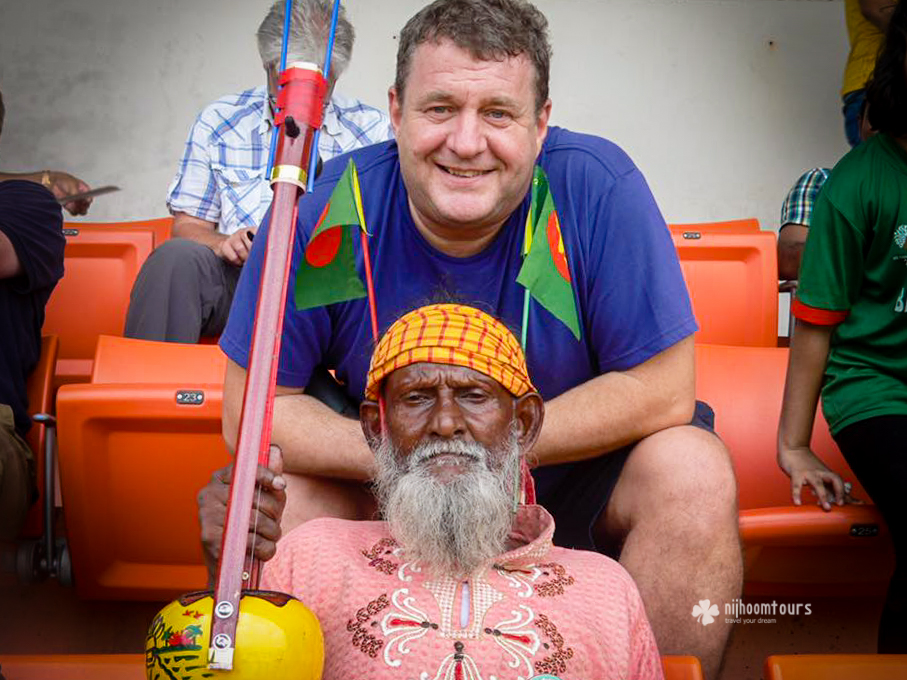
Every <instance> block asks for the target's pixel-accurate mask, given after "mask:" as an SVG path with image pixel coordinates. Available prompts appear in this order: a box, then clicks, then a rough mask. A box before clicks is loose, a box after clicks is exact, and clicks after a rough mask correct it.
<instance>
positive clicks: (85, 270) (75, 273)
mask: <svg viewBox="0 0 907 680" xmlns="http://www.w3.org/2000/svg"><path fill="white" fill-rule="evenodd" d="M131 224H134V223H126V224H125V226H123V225H121V224H118V223H112V224H88V223H85V224H83V223H67V224H66V225H65V229H64V233H65V234H66V251H65V256H64V274H63V278H62V279H61V280H60V282H59V283H58V284H57V287H56V288H55V289H54V292H53V294H52V295H51V297H50V300H49V301H48V303H47V308H46V312H45V319H44V333H47V334H54V335H57V336H59V338H60V357H59V360H58V362H57V372H56V378H55V382H56V384H57V386H59V385H61V384H66V383H72V382H87V381H88V379H89V376H90V375H91V366H92V362H93V360H94V353H95V346H96V344H97V341H98V336H99V335H104V334H106V335H122V334H123V327H124V326H125V323H126V310H127V309H128V308H129V295H130V293H131V292H132V284H133V282H134V281H135V277H136V275H137V274H138V272H139V269H141V267H142V264H143V263H144V262H145V260H146V259H147V258H148V255H150V254H151V251H152V249H153V248H154V244H155V232H154V231H152V230H150V229H145V230H142V229H137V228H132V227H131V226H130V225H131Z"/></svg>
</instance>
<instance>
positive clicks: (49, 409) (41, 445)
mask: <svg viewBox="0 0 907 680" xmlns="http://www.w3.org/2000/svg"><path fill="white" fill-rule="evenodd" d="M59 348H60V343H59V340H58V339H57V336H55V335H45V336H44V337H42V338H41V358H40V359H39V360H38V365H37V366H35V370H34V371H32V374H31V375H30V376H29V378H28V412H29V413H30V414H31V415H33V416H34V415H36V414H47V415H53V412H54V389H53V378H54V369H55V367H56V364H57V353H58V351H59ZM51 427H53V424H52V423H41V422H34V423H32V427H31V429H30V430H29V431H28V435H27V436H26V437H25V441H26V442H28V446H29V448H30V449H31V450H32V453H33V454H34V456H35V467H36V470H37V477H38V500H37V501H35V504H34V505H33V506H32V508H31V510H29V512H28V517H26V519H25V526H24V527H23V528H22V532H21V534H20V536H21V537H23V538H37V537H39V536H41V534H42V533H43V531H44V491H45V489H44V463H45V459H46V447H47V444H48V437H49V433H48V430H49V429H50V428H51ZM50 441H51V443H52V439H51V440H50Z"/></svg>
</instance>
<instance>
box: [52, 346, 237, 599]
mask: <svg viewBox="0 0 907 680" xmlns="http://www.w3.org/2000/svg"><path fill="white" fill-rule="evenodd" d="M225 366H226V358H225V357H224V355H223V353H222V352H221V351H220V348H219V347H217V346H214V345H183V344H175V343H163V342H149V341H144V340H131V339H127V338H117V337H107V336H102V337H101V338H100V340H99V342H98V351H97V355H96V359H95V367H94V374H93V377H92V382H91V383H88V384H74V385H64V386H63V387H62V388H61V389H60V391H59V394H58V397H57V418H58V432H59V440H60V474H61V486H62V494H63V503H64V509H65V514H66V527H67V534H68V539H69V546H70V551H71V554H72V565H73V572H74V577H75V583H76V589H77V590H78V592H79V595H80V596H81V597H83V598H89V599H99V598H100V599H134V600H166V599H170V598H172V597H174V596H176V595H178V594H180V593H182V592H186V591H189V590H193V589H197V588H203V587H205V585H206V582H207V576H206V572H205V568H204V565H203V560H202V551H201V546H200V542H199V526H198V509H197V505H196V494H197V493H198V491H199V489H201V488H202V487H203V486H204V485H205V484H206V483H207V482H208V480H209V479H210V476H211V473H212V472H213V471H214V470H215V469H217V468H220V467H223V466H224V465H225V464H226V463H227V462H228V461H229V454H228V451H227V448H226V445H225V444H224V441H223V438H222V436H221V405H222V400H223V374H224V369H225Z"/></svg>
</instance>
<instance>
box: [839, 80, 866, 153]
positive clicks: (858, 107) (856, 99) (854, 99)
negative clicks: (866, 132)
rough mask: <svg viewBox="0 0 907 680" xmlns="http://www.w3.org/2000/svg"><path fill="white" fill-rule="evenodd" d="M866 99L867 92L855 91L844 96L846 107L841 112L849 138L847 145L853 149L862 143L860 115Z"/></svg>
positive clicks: (845, 132) (845, 131)
mask: <svg viewBox="0 0 907 680" xmlns="http://www.w3.org/2000/svg"><path fill="white" fill-rule="evenodd" d="M865 99H866V90H854V91H853V92H848V93H847V94H846V95H844V106H843V107H842V109H841V112H842V113H843V114H844V134H845V135H846V136H847V143H848V144H850V146H851V147H854V146H856V145H857V144H859V143H860V142H861V141H862V137H861V135H860V124H861V123H862V120H861V116H860V113H861V111H862V110H863V100H865Z"/></svg>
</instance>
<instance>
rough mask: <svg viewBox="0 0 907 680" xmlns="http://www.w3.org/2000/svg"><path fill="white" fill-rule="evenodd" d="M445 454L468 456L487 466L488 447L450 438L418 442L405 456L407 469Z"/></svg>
mask: <svg viewBox="0 0 907 680" xmlns="http://www.w3.org/2000/svg"><path fill="white" fill-rule="evenodd" d="M445 454H453V455H456V456H462V457H464V458H470V459H472V460H474V461H475V462H477V463H481V464H482V466H483V467H484V468H486V469H487V468H488V449H486V448H485V447H484V446H482V445H481V444H477V443H475V442H464V441H461V440H459V439H451V440H444V441H442V440H432V441H427V442H422V443H421V444H419V445H418V446H417V447H416V448H415V449H413V451H412V453H410V455H409V456H408V457H407V461H406V462H407V469H408V470H413V469H414V468H415V467H417V466H419V465H422V464H423V463H427V462H428V461H430V460H431V459H432V458H436V457H438V456H443V455H445Z"/></svg>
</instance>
